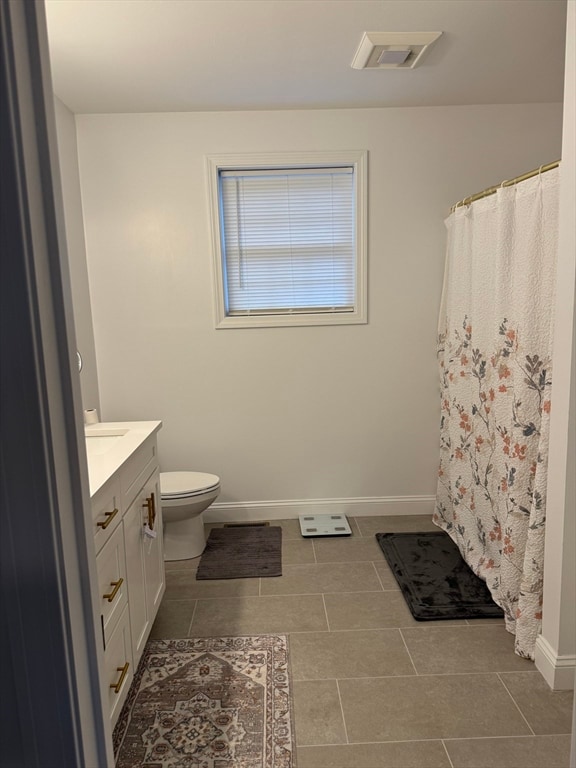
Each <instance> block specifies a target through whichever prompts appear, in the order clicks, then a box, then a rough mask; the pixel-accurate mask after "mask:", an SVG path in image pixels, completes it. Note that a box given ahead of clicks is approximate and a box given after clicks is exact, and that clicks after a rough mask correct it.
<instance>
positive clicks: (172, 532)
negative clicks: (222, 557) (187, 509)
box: [164, 514, 206, 561]
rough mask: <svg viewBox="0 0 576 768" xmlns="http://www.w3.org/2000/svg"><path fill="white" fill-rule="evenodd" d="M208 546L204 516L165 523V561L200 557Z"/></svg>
mask: <svg viewBox="0 0 576 768" xmlns="http://www.w3.org/2000/svg"><path fill="white" fill-rule="evenodd" d="M205 546H206V534H205V533H204V518H203V515H202V514H199V515H196V516H195V517H191V518H188V519H186V520H179V521H177V522H174V523H168V522H165V523H164V560H168V561H173V560H189V559H190V558H192V557H199V556H200V555H201V554H202V552H204V547H205Z"/></svg>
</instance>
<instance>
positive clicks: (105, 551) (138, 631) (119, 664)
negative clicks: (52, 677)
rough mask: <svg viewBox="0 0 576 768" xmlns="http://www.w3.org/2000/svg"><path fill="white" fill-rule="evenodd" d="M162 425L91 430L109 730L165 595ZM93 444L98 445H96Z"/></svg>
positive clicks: (117, 425)
mask: <svg viewBox="0 0 576 768" xmlns="http://www.w3.org/2000/svg"><path fill="white" fill-rule="evenodd" d="M160 425H161V423H160V422H135V423H133V424H131V423H126V424H124V423H118V422H115V423H114V424H98V425H95V426H94V427H90V428H87V429H86V436H87V452H88V469H89V476H90V486H91V496H92V498H91V506H92V521H93V530H94V548H95V555H96V571H97V577H98V600H99V612H100V620H101V630H102V647H103V650H104V664H103V667H102V669H101V676H102V687H103V689H104V690H106V691H107V693H108V702H107V706H108V711H107V713H106V714H107V715H108V716H109V718H110V727H111V728H113V727H114V725H115V723H116V720H117V719H118V716H119V714H120V710H121V709H122V704H123V703H124V701H125V699H126V696H127V694H128V690H129V688H130V684H131V682H132V680H133V679H134V673H135V671H136V667H137V666H138V662H139V660H140V657H141V655H142V651H143V649H144V645H145V643H146V640H147V639H148V636H149V634H150V630H151V628H152V624H153V623H154V619H155V617H156V613H157V612H158V608H159V606H160V601H161V600H162V596H163V594H164V589H165V576H164V549H163V539H162V510H161V506H160V474H159V467H158V451H157V444H156V432H157V431H158V429H159V428H160ZM91 438H96V440H93V442H92V443H91ZM106 438H109V440H108V441H107V440H106ZM108 442H109V445H108ZM95 486H97V490H95V491H94V492H92V491H93V488H94V487H95Z"/></svg>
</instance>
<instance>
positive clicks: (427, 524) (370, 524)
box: [355, 515, 440, 536]
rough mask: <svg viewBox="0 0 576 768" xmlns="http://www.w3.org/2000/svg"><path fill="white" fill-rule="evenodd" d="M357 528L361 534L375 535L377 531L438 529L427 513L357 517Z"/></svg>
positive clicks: (397, 531) (393, 531) (418, 531)
mask: <svg viewBox="0 0 576 768" xmlns="http://www.w3.org/2000/svg"><path fill="white" fill-rule="evenodd" d="M355 519H356V522H357V523H358V528H359V529H360V533H361V534H362V536H375V535H376V534H377V533H400V532H404V531H413V532H415V533H420V532H422V531H439V530H440V528H438V526H437V525H434V523H433V522H432V516H430V517H429V516H428V515H382V516H374V517H357V518H355Z"/></svg>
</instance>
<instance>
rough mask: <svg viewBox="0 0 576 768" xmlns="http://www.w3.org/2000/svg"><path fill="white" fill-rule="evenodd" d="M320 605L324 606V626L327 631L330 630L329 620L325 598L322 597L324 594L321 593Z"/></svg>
mask: <svg viewBox="0 0 576 768" xmlns="http://www.w3.org/2000/svg"><path fill="white" fill-rule="evenodd" d="M322 605H323V606H324V615H325V616H326V626H327V627H328V632H331V631H332V630H331V629H330V621H329V619H328V609H327V608H326V600H325V598H324V594H322Z"/></svg>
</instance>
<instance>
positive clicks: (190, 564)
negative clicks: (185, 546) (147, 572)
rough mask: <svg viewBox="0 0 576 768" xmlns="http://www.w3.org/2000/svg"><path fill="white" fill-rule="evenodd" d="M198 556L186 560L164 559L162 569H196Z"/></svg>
mask: <svg viewBox="0 0 576 768" xmlns="http://www.w3.org/2000/svg"><path fill="white" fill-rule="evenodd" d="M199 562H200V558H199V557H191V558H189V559H188V560H165V561H164V570H166V571H197V570H198V563H199Z"/></svg>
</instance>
